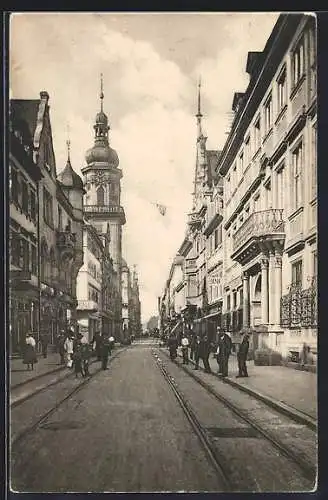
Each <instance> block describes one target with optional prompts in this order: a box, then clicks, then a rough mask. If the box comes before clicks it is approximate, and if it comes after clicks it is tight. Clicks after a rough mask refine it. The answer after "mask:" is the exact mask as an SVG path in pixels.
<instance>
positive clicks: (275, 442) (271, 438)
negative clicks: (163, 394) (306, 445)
mask: <svg viewBox="0 0 328 500" xmlns="http://www.w3.org/2000/svg"><path fill="white" fill-rule="evenodd" d="M157 352H161V353H163V354H164V356H165V357H166V358H167V360H168V361H170V358H169V355H168V353H166V352H163V351H162V350H157ZM157 352H156V351H155V350H154V351H153V355H155V356H157V357H158V358H159V359H160V360H161V358H160V357H159V356H158V354H157ZM170 362H171V363H172V361H170ZM158 363H159V366H160V367H161V370H162V371H163V370H166V369H165V368H163V361H162V360H161V362H158ZM173 363H174V364H175V365H176V366H178V367H179V368H180V369H181V370H183V371H184V372H186V373H187V374H188V375H189V376H190V377H191V378H192V379H194V380H195V381H196V382H197V383H198V384H200V385H201V386H202V387H203V388H204V389H205V390H206V392H207V393H209V394H211V395H212V396H214V398H215V399H216V400H217V401H219V402H220V403H222V404H223V405H224V406H225V407H227V408H228V409H229V410H230V411H231V412H232V413H233V414H234V415H236V416H237V417H238V418H239V419H241V420H242V421H243V422H244V423H246V424H247V425H248V426H250V427H251V428H253V429H254V431H255V432H257V433H258V435H259V436H260V437H262V438H263V439H264V440H265V441H267V442H269V443H270V444H271V445H272V446H273V447H274V448H275V449H276V450H278V451H279V453H280V454H282V455H283V456H284V457H286V458H287V459H288V460H290V461H291V462H292V463H293V464H295V465H297V467H298V468H299V470H300V471H301V473H302V475H303V476H304V477H305V478H306V479H308V480H309V481H314V479H315V477H316V473H317V468H316V466H314V465H313V464H312V463H310V462H309V461H307V460H305V459H304V458H303V457H302V456H300V454H299V453H297V452H295V451H294V450H293V449H291V448H290V446H287V445H286V444H285V443H283V442H282V441H281V440H280V439H278V438H277V437H276V436H275V435H273V434H272V433H271V432H269V431H268V430H267V429H265V428H264V427H263V426H262V425H260V424H259V423H258V422H256V421H255V420H254V419H252V418H251V417H250V416H249V415H246V414H245V412H244V411H243V410H241V409H240V408H238V407H237V406H236V405H235V404H234V403H232V402H231V401H230V400H228V399H227V398H226V397H225V396H223V395H222V394H220V393H219V392H217V390H215V389H214V388H213V387H211V386H210V385H209V384H207V383H206V382H205V381H204V380H202V379H200V378H199V377H197V375H195V374H194V373H192V372H191V371H190V370H188V369H187V368H186V367H185V366H184V365H181V364H180V363H177V362H176V361H173ZM166 372H167V374H166V375H165V377H166V380H169V379H170V375H169V373H168V371H167V370H166ZM170 386H171V387H173V386H174V393H175V394H179V388H178V385H177V382H176V381H174V383H173V382H171V383H170ZM232 389H234V388H232ZM250 397H251V396H250ZM180 398H181V401H182V403H180V404H181V405H182V404H183V405H184V408H183V409H184V411H185V412H187V413H189V414H190V413H192V414H193V417H192V418H193V419H194V420H195V419H196V420H197V418H196V417H195V416H194V412H193V411H192V409H191V408H190V405H189V404H188V402H187V401H186V400H185V398H183V397H182V396H181V393H180ZM177 399H178V397H177ZM179 402H180V401H179ZM268 408H269V407H268ZM270 410H271V411H272V413H278V414H279V412H278V410H276V409H274V410H273V409H271V408H270ZM281 415H283V416H284V418H287V419H289V420H290V421H293V419H292V418H290V417H286V415H285V414H283V413H281ZM195 426H196V427H197V428H198V430H199V429H200V428H201V424H200V422H196V423H195ZM311 430H312V429H311ZM197 432H198V431H197ZM202 434H203V435H204V434H205V430H203V431H202ZM205 435H206V434H205ZM206 439H207V446H209V447H211V444H210V440H209V439H208V438H206ZM212 449H213V448H212ZM215 460H216V461H217V462H218V463H220V459H218V458H217V457H216V456H215ZM220 467H222V464H221V465H220ZM229 491H231V489H230V490H229Z"/></svg>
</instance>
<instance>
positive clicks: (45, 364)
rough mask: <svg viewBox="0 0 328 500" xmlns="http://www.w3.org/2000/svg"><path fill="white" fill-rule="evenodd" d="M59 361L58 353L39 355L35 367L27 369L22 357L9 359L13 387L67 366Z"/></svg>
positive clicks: (11, 385)
mask: <svg viewBox="0 0 328 500" xmlns="http://www.w3.org/2000/svg"><path fill="white" fill-rule="evenodd" d="M59 362H60V357H59V354H58V353H49V354H48V356H47V357H46V358H43V357H42V356H38V362H37V363H36V364H35V365H34V369H33V370H27V368H26V365H24V364H23V360H22V359H21V358H13V359H11V360H10V361H9V370H10V387H11V388H13V387H15V386H17V385H20V384H22V383H24V382H26V381H28V380H31V379H34V378H37V377H40V376H42V375H45V374H46V373H51V372H57V371H60V370H62V369H63V368H65V365H60V364H59Z"/></svg>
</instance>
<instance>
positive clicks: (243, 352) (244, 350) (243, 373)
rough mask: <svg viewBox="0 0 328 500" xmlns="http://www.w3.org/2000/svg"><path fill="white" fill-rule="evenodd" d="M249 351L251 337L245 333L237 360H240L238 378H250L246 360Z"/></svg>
mask: <svg viewBox="0 0 328 500" xmlns="http://www.w3.org/2000/svg"><path fill="white" fill-rule="evenodd" d="M248 349H249V335H248V333H244V335H243V340H242V342H241V344H240V346H239V350H238V354H237V360H238V371H239V373H238V375H237V378H240V377H248V372H247V366H246V360H247V354H248Z"/></svg>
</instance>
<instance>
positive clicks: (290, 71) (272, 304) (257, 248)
mask: <svg viewBox="0 0 328 500" xmlns="http://www.w3.org/2000/svg"><path fill="white" fill-rule="evenodd" d="M316 60H317V57H316V25H315V18H314V17H313V16H310V15H302V14H282V15H280V16H279V18H278V21H277V23H276V25H275V27H274V29H273V31H272V34H271V35H270V37H269V39H268V41H267V43H266V46H265V48H264V50H263V52H250V53H249V54H248V58H247V65H246V71H247V73H248V74H249V76H250V81H249V84H248V87H247V89H246V90H245V92H236V93H235V95H234V99H233V104H232V110H233V112H234V120H233V124H232V128H231V131H230V133H229V135H228V138H227V141H226V143H225V145H224V147H223V150H222V151H219V152H217V153H216V159H215V160H214V161H215V163H216V165H215V168H213V166H212V167H211V160H212V161H213V158H214V157H215V153H214V152H211V151H207V150H206V137H204V135H203V132H202V123H201V119H202V114H201V110H200V95H199V98H198V113H197V115H196V117H197V126H198V138H197V159H196V173H195V190H194V198H193V210H192V213H191V214H190V215H189V223H188V229H187V231H186V235H185V238H184V240H183V243H182V245H181V246H180V248H179V254H180V255H182V256H183V257H184V289H185V309H184V310H183V317H184V320H185V324H188V325H192V326H196V325H197V324H198V325H199V326H200V328H199V329H198V330H199V333H205V332H206V333H207V334H208V335H209V336H211V337H212V338H213V333H214V332H215V330H216V327H217V326H220V327H221V328H223V329H224V330H227V331H229V332H230V333H231V336H232V340H233V343H238V342H240V332H241V331H242V330H245V329H251V332H252V335H251V342H252V345H251V352H252V353H253V354H254V353H255V352H256V351H257V350H258V349H266V350H269V351H270V350H271V351H276V352H278V353H280V355H281V356H282V357H283V358H285V359H287V358H289V357H291V356H293V357H294V358H297V357H298V354H299V353H300V351H301V350H302V346H303V343H306V344H307V345H308V346H309V347H310V348H311V350H312V352H313V353H316V350H317V285H316V276H317V154H316V147H317V105H316V100H317V91H316V71H317V66H316ZM159 309H160V312H161V324H162V325H163V322H165V318H167V319H168V318H169V317H170V294H169V288H168V286H166V289H165V292H164V295H163V297H162V300H161V304H160V307H159Z"/></svg>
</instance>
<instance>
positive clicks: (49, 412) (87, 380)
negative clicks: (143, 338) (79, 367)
mask: <svg viewBox="0 0 328 500" xmlns="http://www.w3.org/2000/svg"><path fill="white" fill-rule="evenodd" d="M125 350H126V348H123V349H121V350H119V351H118V352H116V353H114V354H113V355H112V356H111V357H110V359H109V366H110V365H111V363H112V361H113V360H114V359H115V358H117V357H119V356H120V355H121V354H122V352H124V351H125ZM95 362H96V361H94V363H95ZM102 371H103V370H102V368H98V369H97V370H96V371H95V372H94V373H92V374H90V376H89V377H86V378H84V379H83V380H82V381H81V382H80V383H79V384H78V385H76V386H75V387H73V389H71V390H70V391H69V392H68V393H67V394H66V395H65V397H63V398H61V399H60V400H58V401H57V402H56V404H55V405H53V406H51V408H50V409H49V410H47V411H46V412H44V413H43V414H42V415H41V416H40V417H38V418H37V420H36V421H34V422H33V424H32V425H29V426H28V427H26V428H24V429H23V430H22V431H21V432H20V433H18V434H17V436H15V438H14V439H13V440H12V442H11V449H13V448H14V447H16V446H17V444H19V443H20V442H21V441H23V440H24V438H25V437H27V436H28V435H29V434H31V433H32V432H34V431H35V430H36V429H37V428H38V427H39V426H40V425H42V424H44V423H45V422H46V421H47V419H48V418H49V417H50V416H51V415H53V414H54V413H55V412H56V411H57V410H58V408H59V407H60V406H61V405H62V404H63V403H65V402H66V401H68V400H69V399H70V398H71V397H72V396H74V395H75V394H77V393H78V392H79V391H80V390H81V389H83V388H84V387H85V386H86V385H87V384H89V383H90V382H91V380H93V378H94V377H95V376H96V375H98V374H99V373H100V372H102ZM73 375H74V374H72V373H69V374H68V376H67V377H62V378H61V379H59V380H57V381H55V382H54V383H53V384H50V385H51V386H54V385H56V384H59V383H60V382H62V381H63V380H65V379H67V378H69V377H72V376H73ZM50 385H48V386H46V387H44V388H43V389H41V390H40V391H37V392H35V393H34V394H31V395H30V397H28V398H25V399H24V400H22V401H20V402H19V405H20V404H23V403H24V402H26V401H27V400H29V399H31V398H32V397H33V396H34V395H36V394H39V393H40V392H41V391H43V390H45V389H47V388H48V387H50ZM17 406H18V405H16V407H17ZM11 408H13V406H11Z"/></svg>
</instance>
